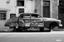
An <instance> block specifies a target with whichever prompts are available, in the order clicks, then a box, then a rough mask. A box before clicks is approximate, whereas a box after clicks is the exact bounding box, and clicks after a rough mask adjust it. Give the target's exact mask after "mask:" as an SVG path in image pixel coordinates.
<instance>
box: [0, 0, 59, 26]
mask: <svg viewBox="0 0 64 42" xmlns="http://www.w3.org/2000/svg"><path fill="white" fill-rule="evenodd" d="M58 5H59V0H0V23H1V24H0V27H3V25H4V24H5V22H6V21H7V20H8V19H9V18H11V17H13V16H19V15H20V13H38V14H39V15H41V16H42V17H49V18H56V19H58Z"/></svg>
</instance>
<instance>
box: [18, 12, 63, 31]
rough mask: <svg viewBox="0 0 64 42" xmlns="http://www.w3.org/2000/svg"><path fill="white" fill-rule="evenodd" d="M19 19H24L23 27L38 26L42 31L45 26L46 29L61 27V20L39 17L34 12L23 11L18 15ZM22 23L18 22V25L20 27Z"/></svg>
mask: <svg viewBox="0 0 64 42" xmlns="http://www.w3.org/2000/svg"><path fill="white" fill-rule="evenodd" d="M18 18H19V21H21V20H22V19H23V21H24V25H23V27H24V29H29V28H31V27H34V28H39V29H40V31H44V29H45V28H48V31H51V29H54V28H59V27H62V24H61V20H58V19H54V18H46V17H41V16H40V15H39V14H35V13H23V14H20V16H19V17H18ZM21 25H22V24H21V23H20V24H19V27H20V28H21V27H22V26H21Z"/></svg>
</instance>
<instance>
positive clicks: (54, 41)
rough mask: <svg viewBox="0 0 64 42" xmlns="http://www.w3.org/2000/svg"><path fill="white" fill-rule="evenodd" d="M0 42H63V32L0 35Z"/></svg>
mask: <svg viewBox="0 0 64 42" xmlns="http://www.w3.org/2000/svg"><path fill="white" fill-rule="evenodd" d="M0 42H64V31H51V32H22V33H20V32H19V33H16V32H14V33H0Z"/></svg>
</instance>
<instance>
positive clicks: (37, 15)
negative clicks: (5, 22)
mask: <svg viewBox="0 0 64 42" xmlns="http://www.w3.org/2000/svg"><path fill="white" fill-rule="evenodd" d="M20 15H23V16H24V15H35V16H36V15H37V16H39V14H37V13H21V14H20Z"/></svg>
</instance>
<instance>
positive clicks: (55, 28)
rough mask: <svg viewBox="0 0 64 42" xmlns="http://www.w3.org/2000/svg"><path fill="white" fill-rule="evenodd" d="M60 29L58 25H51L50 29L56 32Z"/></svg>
mask: <svg viewBox="0 0 64 42" xmlns="http://www.w3.org/2000/svg"><path fill="white" fill-rule="evenodd" d="M58 28H59V26H58V25H55V26H53V25H51V27H50V29H51V30H53V31H56V30H57V29H58Z"/></svg>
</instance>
